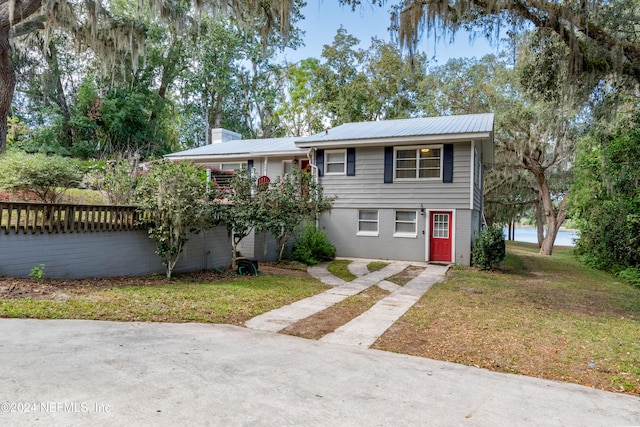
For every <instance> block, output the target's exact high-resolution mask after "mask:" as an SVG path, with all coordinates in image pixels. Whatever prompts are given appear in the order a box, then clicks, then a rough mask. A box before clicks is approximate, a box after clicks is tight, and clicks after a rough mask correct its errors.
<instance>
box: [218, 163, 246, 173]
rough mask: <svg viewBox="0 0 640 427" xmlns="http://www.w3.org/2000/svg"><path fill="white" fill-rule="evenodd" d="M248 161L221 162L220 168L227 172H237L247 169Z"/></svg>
mask: <svg viewBox="0 0 640 427" xmlns="http://www.w3.org/2000/svg"><path fill="white" fill-rule="evenodd" d="M246 169H247V164H246V163H222V164H220V170H222V171H225V172H235V171H239V170H246Z"/></svg>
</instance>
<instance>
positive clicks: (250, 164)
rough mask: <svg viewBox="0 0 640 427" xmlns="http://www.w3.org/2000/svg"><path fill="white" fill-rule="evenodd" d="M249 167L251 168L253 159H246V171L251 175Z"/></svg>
mask: <svg viewBox="0 0 640 427" xmlns="http://www.w3.org/2000/svg"><path fill="white" fill-rule="evenodd" d="M251 169H253V159H252V160H247V173H248V174H249V176H251Z"/></svg>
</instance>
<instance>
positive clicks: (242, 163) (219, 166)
mask: <svg viewBox="0 0 640 427" xmlns="http://www.w3.org/2000/svg"><path fill="white" fill-rule="evenodd" d="M233 164H239V165H240V167H239V168H238V169H225V168H224V165H233ZM215 166H217V167H214V168H213V169H217V170H219V171H222V172H238V171H242V170H247V167H248V163H247V162H246V161H240V162H226V163H223V162H220V163H216V164H215Z"/></svg>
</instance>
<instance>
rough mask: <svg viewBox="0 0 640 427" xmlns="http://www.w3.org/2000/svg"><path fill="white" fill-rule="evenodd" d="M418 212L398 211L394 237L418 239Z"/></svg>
mask: <svg viewBox="0 0 640 427" xmlns="http://www.w3.org/2000/svg"><path fill="white" fill-rule="evenodd" d="M417 217H418V215H417V214H416V211H396V226H395V233H394V234H393V236H394V237H416V236H417V235H418V231H417V230H418V227H417V225H418V223H417Z"/></svg>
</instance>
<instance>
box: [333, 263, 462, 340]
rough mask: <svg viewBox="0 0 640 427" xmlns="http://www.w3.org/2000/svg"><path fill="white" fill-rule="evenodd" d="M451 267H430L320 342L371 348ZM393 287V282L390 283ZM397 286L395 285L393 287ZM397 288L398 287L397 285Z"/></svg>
mask: <svg viewBox="0 0 640 427" xmlns="http://www.w3.org/2000/svg"><path fill="white" fill-rule="evenodd" d="M448 268H449V267H443V266H439V265H429V266H428V267H427V268H426V270H424V271H423V272H422V273H421V274H420V275H418V276H417V277H416V278H414V279H412V280H410V281H409V282H408V283H407V284H405V285H404V286H399V287H398V289H396V290H395V291H393V292H392V293H391V294H390V295H388V296H386V297H385V298H383V299H381V300H380V301H378V302H377V303H376V304H375V305H374V306H373V307H371V308H370V309H369V310H368V311H366V312H364V313H363V314H361V315H360V316H358V317H356V318H355V319H353V320H352V321H350V322H349V323H347V324H345V325H342V326H340V327H339V328H338V329H336V330H335V331H334V332H332V333H330V334H327V335H325V336H324V337H322V338H320V341H324V342H327V343H332V344H342V345H355V346H359V347H369V346H370V345H372V344H373V343H374V342H375V341H376V340H377V339H378V337H380V335H382V334H383V333H384V331H386V330H387V329H389V327H391V325H393V324H394V323H395V321H396V320H398V319H399V318H400V316H402V315H403V314H404V313H406V311H407V310H409V309H410V308H411V306H413V304H415V303H416V302H417V301H418V300H419V299H420V298H421V297H422V295H423V294H424V293H425V292H426V291H427V290H429V288H430V287H431V285H433V284H434V283H436V282H439V281H440V280H442V278H443V277H444V275H445V273H446V272H447V270H448ZM387 283H390V282H387ZM394 285H395V283H394ZM396 286H397V285H396Z"/></svg>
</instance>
